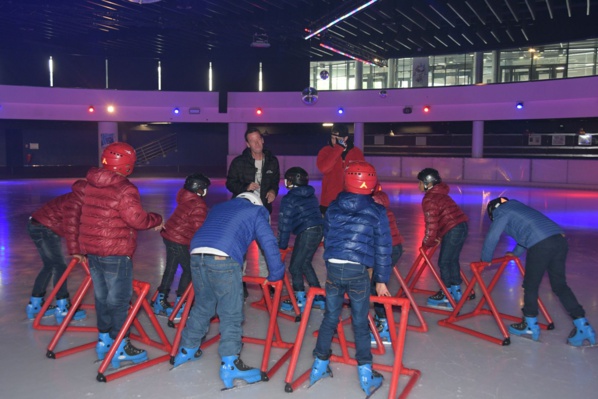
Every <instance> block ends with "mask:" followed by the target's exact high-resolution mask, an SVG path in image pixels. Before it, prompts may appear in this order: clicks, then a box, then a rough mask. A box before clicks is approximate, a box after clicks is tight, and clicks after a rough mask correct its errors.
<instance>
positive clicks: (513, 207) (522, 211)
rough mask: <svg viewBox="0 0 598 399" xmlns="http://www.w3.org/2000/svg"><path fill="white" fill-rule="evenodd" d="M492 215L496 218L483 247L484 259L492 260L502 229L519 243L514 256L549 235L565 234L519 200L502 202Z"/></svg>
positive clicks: (556, 225) (553, 223)
mask: <svg viewBox="0 0 598 399" xmlns="http://www.w3.org/2000/svg"><path fill="white" fill-rule="evenodd" d="M492 216H493V217H494V221H493V222H492V224H491V225H490V229H489V230H488V235H486V239H485V240H484V247H483V248H482V261H483V262H490V261H492V256H493V254H494V249H495V248H496V245H497V244H498V240H499V239H500V235H501V234H502V233H503V231H504V232H505V234H506V235H508V236H510V237H513V239H514V240H515V241H516V242H517V245H516V246H515V248H514V249H513V254H514V255H515V256H520V255H521V254H522V253H523V252H524V251H525V250H527V249H528V248H530V247H533V246H534V245H536V244H537V243H539V242H540V241H543V240H545V239H546V238H548V237H552V236H554V235H556V234H563V230H562V229H561V228H560V226H559V225H558V224H556V223H555V222H553V221H552V220H551V219H549V218H548V217H547V216H545V215H544V214H543V213H541V212H538V211H537V210H535V209H533V208H530V207H529V206H527V205H525V204H523V203H521V202H519V201H517V200H509V201H507V202H505V203H503V204H501V205H500V206H499V207H498V208H496V209H495V210H494V211H493V212H492Z"/></svg>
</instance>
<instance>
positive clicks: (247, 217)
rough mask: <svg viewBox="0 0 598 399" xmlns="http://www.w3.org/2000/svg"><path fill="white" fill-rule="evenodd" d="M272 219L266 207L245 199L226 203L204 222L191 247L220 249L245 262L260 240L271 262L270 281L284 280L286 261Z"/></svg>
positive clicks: (236, 259)
mask: <svg viewBox="0 0 598 399" xmlns="http://www.w3.org/2000/svg"><path fill="white" fill-rule="evenodd" d="M268 219H269V214H268V211H267V210H266V208H264V207H263V206H257V205H253V204H252V203H251V202H249V201H248V200H246V199H244V198H233V199H231V200H230V201H226V202H222V203H220V204H218V205H215V206H214V207H213V208H212V209H211V210H210V211H209V212H208V217H207V218H206V220H205V222H204V224H203V225H202V226H201V227H200V228H199V230H197V232H196V233H195V235H194V236H193V238H192V239H191V249H194V248H199V247H210V248H215V249H219V250H220V251H223V252H225V253H227V254H228V255H229V256H230V257H231V258H233V259H234V260H235V261H236V262H238V263H239V265H242V264H243V256H244V255H245V253H246V252H247V248H248V247H249V244H251V242H252V241H254V240H256V239H257V241H258V242H259V244H260V246H261V248H262V249H263V250H264V255H265V256H266V262H267V263H268V271H269V275H268V280H269V281H278V280H281V279H282V278H283V276H284V264H283V263H282V261H281V259H280V251H279V250H278V245H277V243H276V237H275V236H274V232H273V231H272V227H270V224H269V223H268Z"/></svg>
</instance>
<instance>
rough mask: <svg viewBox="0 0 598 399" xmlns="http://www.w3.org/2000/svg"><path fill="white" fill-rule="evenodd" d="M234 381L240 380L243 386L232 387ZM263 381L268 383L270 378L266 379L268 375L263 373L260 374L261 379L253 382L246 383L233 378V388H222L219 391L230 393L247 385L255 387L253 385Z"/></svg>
mask: <svg viewBox="0 0 598 399" xmlns="http://www.w3.org/2000/svg"><path fill="white" fill-rule="evenodd" d="M236 380H242V381H245V384H239V385H234V383H235V381H236ZM264 381H270V378H268V375H267V374H266V373H264V372H262V373H261V379H260V380H257V381H254V382H247V381H246V380H244V379H242V378H235V379H233V386H232V387H230V388H227V387H224V388H222V389H220V391H232V390H235V389H239V388H243V387H246V386H248V385H255V384H259V383H260V382H264Z"/></svg>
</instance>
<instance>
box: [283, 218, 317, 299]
mask: <svg viewBox="0 0 598 399" xmlns="http://www.w3.org/2000/svg"><path fill="white" fill-rule="evenodd" d="M322 231H323V229H322V226H314V227H311V228H309V229H307V230H303V231H302V232H301V233H299V234H298V235H297V237H295V245H294V247H293V255H292V256H291V263H290V265H289V271H290V272H291V277H292V279H293V290H294V291H295V292H297V291H305V285H304V284H303V276H305V279H306V280H307V283H308V284H309V286H310V287H316V288H320V282H319V281H318V276H317V275H316V271H315V270H314V267H313V265H312V264H311V260H312V258H313V257H314V254H315V253H316V251H317V250H318V246H319V245H320V242H322Z"/></svg>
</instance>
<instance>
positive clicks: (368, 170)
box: [345, 161, 378, 194]
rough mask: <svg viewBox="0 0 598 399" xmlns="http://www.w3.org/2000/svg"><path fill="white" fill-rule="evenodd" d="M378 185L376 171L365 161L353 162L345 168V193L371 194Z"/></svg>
mask: <svg viewBox="0 0 598 399" xmlns="http://www.w3.org/2000/svg"><path fill="white" fill-rule="evenodd" d="M377 183H378V178H377V177H376V169H375V168H374V167H373V166H372V165H370V164H369V163H367V162H365V161H355V162H351V163H349V166H347V167H346V168H345V191H348V192H350V193H354V194H371V193H372V192H374V189H375V188H376V184H377Z"/></svg>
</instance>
